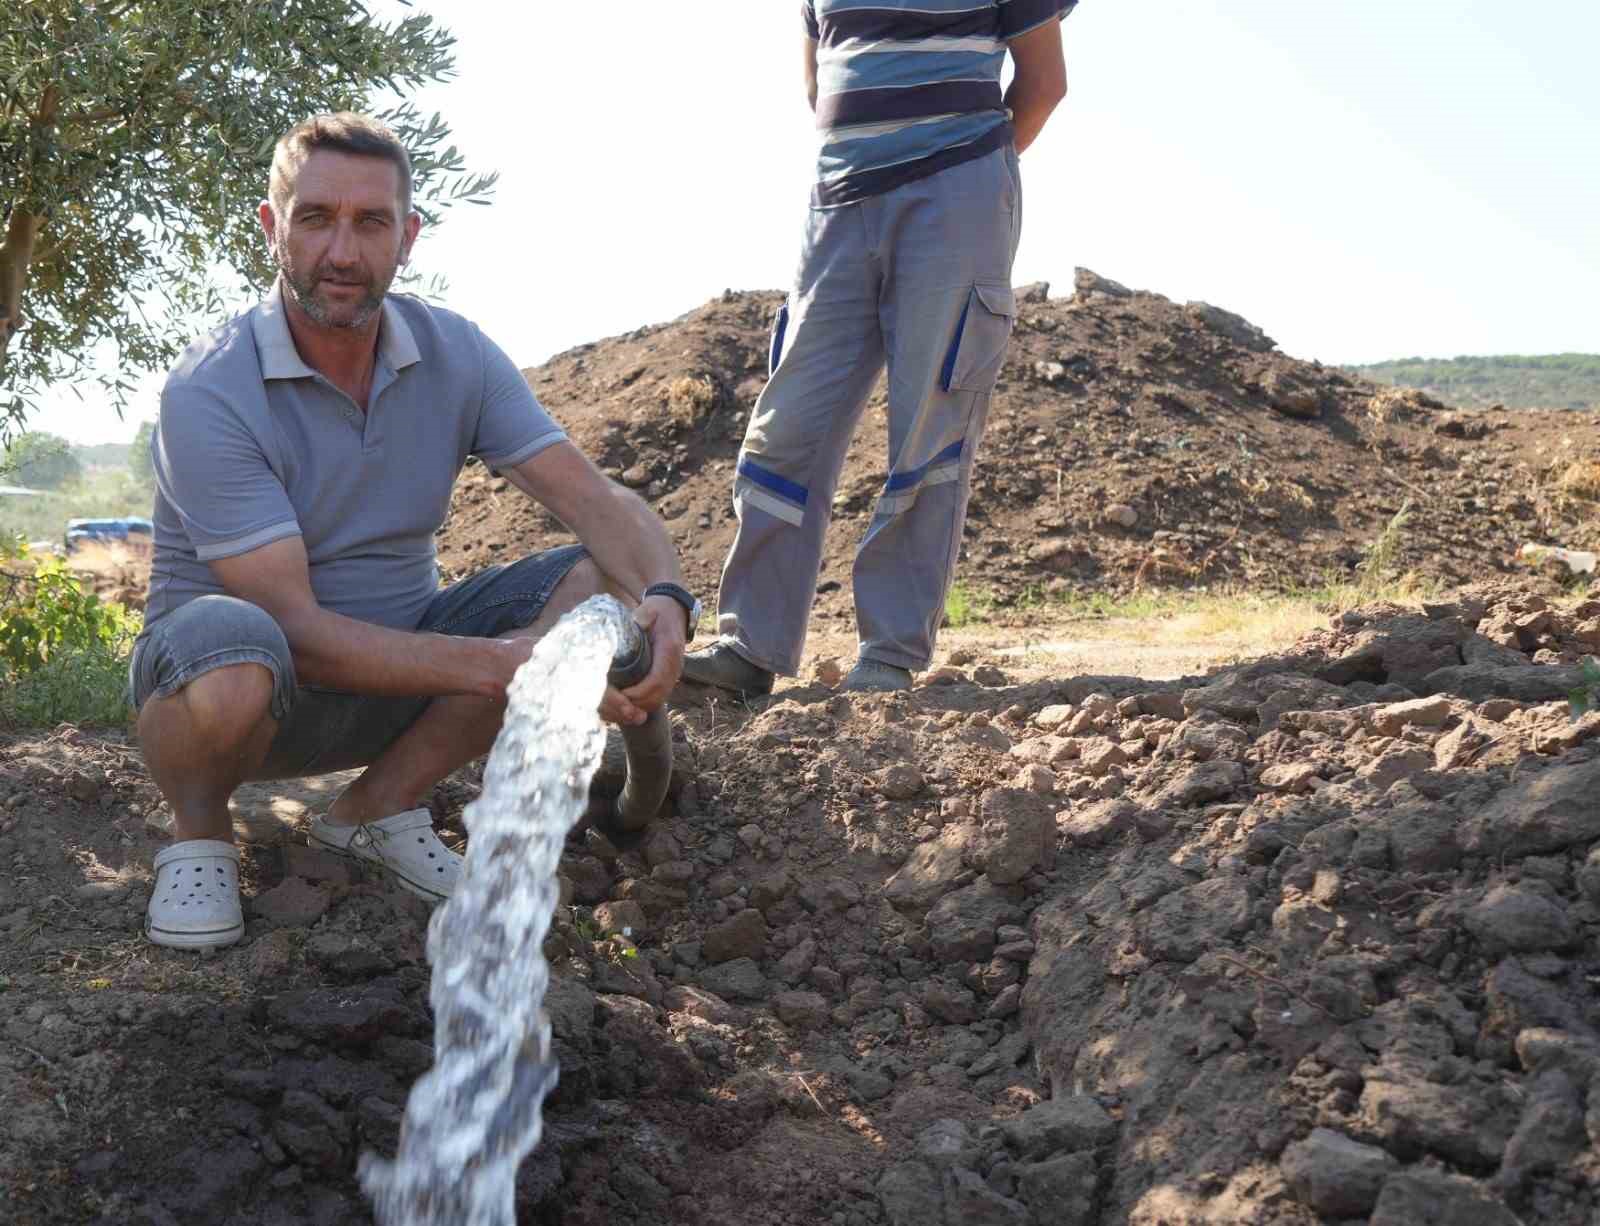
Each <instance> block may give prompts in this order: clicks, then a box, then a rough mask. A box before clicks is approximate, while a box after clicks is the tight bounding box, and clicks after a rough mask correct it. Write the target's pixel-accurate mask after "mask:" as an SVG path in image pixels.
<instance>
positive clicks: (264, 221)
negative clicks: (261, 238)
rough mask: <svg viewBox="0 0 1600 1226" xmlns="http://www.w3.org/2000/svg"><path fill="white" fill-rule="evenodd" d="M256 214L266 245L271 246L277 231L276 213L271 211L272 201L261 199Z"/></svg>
mask: <svg viewBox="0 0 1600 1226" xmlns="http://www.w3.org/2000/svg"><path fill="white" fill-rule="evenodd" d="M256 216H257V217H259V218H260V219H261V232H262V233H263V234H265V235H266V236H267V245H268V246H271V245H272V242H273V240H274V238H276V237H277V233H278V215H277V214H276V213H274V212H273V211H272V201H270V200H263V201H262V202H261V207H260V208H259V209H257V210H256Z"/></svg>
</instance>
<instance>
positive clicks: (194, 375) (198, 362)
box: [162, 307, 260, 396]
mask: <svg viewBox="0 0 1600 1226" xmlns="http://www.w3.org/2000/svg"><path fill="white" fill-rule="evenodd" d="M258 309H259V308H258V307H251V308H250V309H249V310H245V311H241V312H240V313H239V314H237V315H235V316H234V317H233V318H232V319H230V320H228V321H227V322H226V323H224V324H219V325H218V326H217V327H215V328H213V329H211V331H209V332H207V333H206V334H205V335H203V336H199V337H196V338H195V339H194V340H193V341H190V342H189V346H188V348H186V349H185V350H184V351H183V353H182V354H180V355H179V357H178V360H177V361H176V362H174V363H173V365H172V369H171V370H169V371H168V372H167V381H166V383H165V385H164V387H163V389H162V394H163V396H166V395H170V394H174V393H182V392H186V391H191V390H193V391H217V390H221V389H223V388H225V387H227V386H228V385H230V384H232V383H234V382H236V381H237V380H238V379H239V378H241V377H246V376H248V375H249V374H250V372H251V371H252V370H253V371H254V376H255V378H257V379H259V378H260V358H259V357H258V355H257V353H256V345H255V337H254V335H253V333H252V331H251V325H250V321H251V316H252V315H253V314H254V313H255V312H256V311H257V310H258Z"/></svg>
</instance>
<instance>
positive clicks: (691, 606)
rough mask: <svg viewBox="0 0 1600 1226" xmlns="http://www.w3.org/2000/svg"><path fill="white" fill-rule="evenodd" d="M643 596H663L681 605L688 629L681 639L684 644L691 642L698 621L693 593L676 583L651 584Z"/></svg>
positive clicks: (697, 605)
mask: <svg viewBox="0 0 1600 1226" xmlns="http://www.w3.org/2000/svg"><path fill="white" fill-rule="evenodd" d="M644 594H645V596H647V597H648V596H665V597H667V598H668V599H669V600H675V601H677V602H678V604H680V605H682V606H683V617H684V621H686V622H687V623H688V627H689V628H688V632H687V633H686V634H685V635H684V636H683V638H684V641H685V642H689V641H691V640H693V638H694V632H695V627H696V624H697V623H698V622H699V620H700V602H699V601H698V600H696V599H695V598H694V593H693V592H691V591H690V590H689V589H688V588H686V587H683V586H681V585H680V584H677V583H652V584H651V585H650V586H649V587H647V588H645V590H644Z"/></svg>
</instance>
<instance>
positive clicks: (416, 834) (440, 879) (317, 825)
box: [310, 809, 462, 902]
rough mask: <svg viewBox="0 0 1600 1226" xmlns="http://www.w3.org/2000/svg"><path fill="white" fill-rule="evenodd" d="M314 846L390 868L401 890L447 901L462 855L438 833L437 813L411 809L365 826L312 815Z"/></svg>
mask: <svg viewBox="0 0 1600 1226" xmlns="http://www.w3.org/2000/svg"><path fill="white" fill-rule="evenodd" d="M310 841H311V846H313V847H320V848H321V849H322V850H323V851H331V852H332V853H333V854H334V855H336V856H349V857H351V858H352V859H356V860H365V861H366V862H367V863H369V864H376V865H378V866H379V867H380V868H384V869H387V870H388V871H389V873H390V874H391V875H392V876H393V877H394V879H395V880H396V881H397V882H399V884H400V885H401V887H402V888H404V889H407V890H410V891H411V893H413V894H415V895H416V896H417V897H418V898H426V899H427V900H428V901H429V902H443V901H444V900H445V899H446V898H449V897H450V895H451V893H453V892H454V890H455V888H456V881H457V880H458V879H459V878H460V876H461V864H462V859H461V857H460V856H458V855H456V853H455V852H453V851H451V850H450V849H449V848H448V847H446V846H445V845H444V844H443V843H441V842H439V836H438V835H436V834H434V832H433V815H432V814H430V813H429V812H428V810H426V809H407V810H406V811H405V812H404V813H396V814H395V815H394V816H393V817H386V818H383V819H382V820H381V821H376V822H368V823H367V824H366V825H364V826H335V825H333V824H331V823H330V822H328V821H327V820H326V819H325V818H321V817H317V818H313V819H312V822H311V834H310Z"/></svg>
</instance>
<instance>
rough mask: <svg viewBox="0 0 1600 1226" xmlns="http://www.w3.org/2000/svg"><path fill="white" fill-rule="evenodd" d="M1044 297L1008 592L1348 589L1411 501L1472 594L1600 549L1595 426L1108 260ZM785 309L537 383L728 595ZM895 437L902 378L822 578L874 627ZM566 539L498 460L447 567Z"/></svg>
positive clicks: (479, 478) (995, 559) (855, 456)
mask: <svg viewBox="0 0 1600 1226" xmlns="http://www.w3.org/2000/svg"><path fill="white" fill-rule="evenodd" d="M1021 297H1022V298H1023V301H1022V303H1021V308H1020V309H1021V316H1020V318H1019V320H1018V322H1017V329H1016V335H1015V338H1014V340H1013V343H1012V346H1011V349H1010V352H1009V355H1008V357H1007V361H1006V365H1005V369H1004V372H1003V374H1002V377H1001V380H1000V385H999V389H998V391H997V393H996V397H995V403H994V409H993V413H992V416H991V424H990V427H989V431H988V435H987V437H986V439H985V442H984V445H983V449H982V451H981V452H980V457H979V465H978V470H977V477H976V482H975V489H974V496H973V501H972V509H971V515H970V520H969V523H968V526H967V534H966V545H965V548H964V550H963V554H962V563H961V572H960V575H961V578H962V579H964V580H965V581H967V582H969V583H971V584H973V585H975V586H977V587H980V588H987V589H991V590H992V591H993V592H994V593H995V595H996V596H997V598H998V600H999V602H1000V603H1001V604H1006V603H1010V602H1013V601H1015V600H1016V599H1017V598H1018V597H1019V596H1021V595H1023V594H1024V593H1031V594H1034V595H1037V594H1041V593H1045V592H1059V591H1066V590H1074V589H1101V590H1112V591H1121V590H1126V589H1128V588H1130V587H1132V586H1134V585H1135V584H1146V585H1158V586H1159V585H1176V586H1188V585H1193V584H1199V583H1205V584H1219V583H1230V582H1231V583H1235V584H1238V585H1241V586H1244V585H1248V586H1249V587H1250V588H1251V589H1252V590H1258V591H1259V590H1281V589H1286V588H1303V587H1308V586H1315V585H1318V584H1320V583H1322V582H1324V581H1326V580H1328V579H1345V578H1348V577H1349V573H1350V571H1351V570H1352V568H1353V567H1354V566H1356V565H1357V563H1358V562H1359V561H1360V560H1361V558H1362V557H1363V554H1364V552H1365V551H1366V549H1367V548H1368V546H1370V545H1371V544H1372V542H1373V541H1374V540H1375V539H1376V538H1377V537H1378V535H1379V534H1380V533H1381V532H1382V531H1383V529H1384V528H1385V526H1386V525H1387V524H1388V523H1389V522H1390V521H1391V519H1392V518H1393V517H1394V516H1395V514H1396V513H1397V512H1399V511H1400V509H1401V508H1402V507H1404V506H1405V505H1406V504H1407V503H1409V504H1410V505H1411V515H1410V519H1409V522H1408V524H1407V525H1406V527H1405V529H1404V532H1403V535H1402V539H1401V542H1400V552H1399V555H1398V557H1397V559H1396V561H1397V562H1398V564H1399V565H1402V566H1409V567H1412V568H1414V569H1415V570H1416V571H1418V572H1419V573H1420V574H1422V575H1425V576H1430V577H1433V578H1437V579H1440V580H1443V581H1445V582H1447V583H1459V582H1464V581H1469V580H1475V579H1480V578H1482V577H1484V576H1486V575H1492V574H1495V573H1497V572H1503V571H1506V570H1508V569H1509V568H1510V567H1511V565H1512V558H1513V555H1514V554H1515V552H1516V550H1517V548H1518V546H1520V545H1521V544H1523V543H1524V542H1526V541H1539V542H1544V543H1553V544H1564V545H1569V546H1579V547H1584V548H1591V549H1592V548H1594V547H1595V546H1596V544H1600V503H1597V502H1596V501H1595V499H1596V498H1600V487H1595V488H1591V487H1592V486H1594V482H1593V481H1592V480H1591V481H1589V482H1588V483H1585V482H1583V481H1575V480H1573V474H1574V473H1575V472H1577V473H1580V474H1581V472H1582V471H1583V469H1582V465H1583V464H1584V463H1586V462H1587V463H1588V464H1590V465H1591V466H1593V465H1595V464H1596V462H1597V461H1600V424H1597V420H1600V419H1597V417H1596V415H1595V414H1593V413H1559V412H1545V411H1523V412H1515V413H1512V412H1505V411H1499V412H1494V411H1485V412H1450V411H1447V410H1446V409H1445V407H1444V406H1443V405H1442V404H1440V403H1439V402H1438V401H1436V400H1432V399H1430V398H1428V397H1426V396H1424V395H1422V394H1420V393H1416V392H1411V391H1398V390H1396V389H1393V388H1385V387H1381V386H1379V385H1377V384H1373V383H1368V382H1365V381H1362V380H1359V379H1355V378H1352V377H1350V376H1348V375H1346V374H1344V373H1341V372H1340V371H1337V370H1333V369H1329V368H1325V367H1322V366H1321V365H1319V364H1317V363H1310V362H1302V361H1298V360H1296V359H1294V358H1290V357H1287V356H1285V355H1284V354H1282V353H1279V352H1278V351H1277V350H1276V348H1275V346H1274V344H1273V342H1272V341H1271V340H1270V338H1268V337H1266V336H1264V335H1263V334H1262V333H1261V332H1260V330H1259V329H1256V328H1254V327H1253V326H1252V325H1250V324H1249V323H1247V322H1246V321H1244V320H1242V319H1240V318H1239V317H1238V316H1235V315H1231V314H1229V313H1228V312H1226V311H1222V310H1219V309H1217V308H1215V307H1211V306H1208V305H1206V304H1204V303H1190V304H1188V305H1181V304H1178V303H1174V302H1171V301H1169V300H1167V299H1166V298H1163V297H1160V296H1159V295H1156V294H1148V293H1134V292H1130V291H1128V290H1125V289H1123V288H1122V287H1121V286H1118V285H1116V284H1115V283H1114V282H1110V281H1106V280H1104V279H1103V278H1099V277H1096V276H1095V275H1094V274H1093V273H1088V272H1086V271H1082V270H1080V272H1079V275H1078V290H1077V292H1076V294H1075V295H1074V296H1073V297H1071V298H1055V299H1047V298H1046V296H1045V291H1044V287H1035V288H1034V289H1033V290H1030V291H1025V292H1024V293H1023V294H1022V295H1021ZM779 301H780V299H779V296H778V295H776V294H735V293H729V294H726V295H724V296H723V297H722V298H720V299H718V300H716V301H714V302H711V303H708V304H707V305H705V306H703V307H701V308H699V309H698V310H695V311H692V312H690V313H689V314H688V315H685V316H684V317H683V318H681V319H678V320H676V321H674V322H672V323H669V324H664V325H661V326H657V327H650V328H642V329H640V330H639V331H637V332H632V333H629V334H627V335H626V336H620V337H616V338H613V339H611V340H606V341H602V342H599V343H597V344H591V345H585V346H583V347H582V348H579V349H575V350H572V351H571V352H569V353H565V354H562V355H560V356H559V357H556V358H554V359H552V360H551V361H550V362H548V363H547V364H545V365H544V366H541V367H538V368H537V369H533V370H529V371H527V372H525V373H526V375H527V378H528V380H529V382H530V383H531V384H532V385H533V387H534V389H535V390H536V391H537V392H538V394H539V396H540V397H541V399H542V400H543V401H544V403H545V404H546V405H547V406H549V407H550V409H551V410H552V411H553V412H554V413H555V414H556V416H557V417H558V418H560V419H561V420H562V421H563V422H564V423H565V425H566V426H567V428H568V429H569V430H570V431H571V432H572V435H573V437H574V438H575V439H576V440H577V442H578V443H579V444H580V445H581V446H582V447H583V448H584V449H585V450H586V451H587V452H588V453H589V454H590V455H591V456H593V457H594V458H595V459H596V460H597V461H598V462H600V463H601V464H603V465H604V466H605V467H606V468H607V470H608V471H610V472H611V473H612V474H613V475H615V476H616V477H618V478H619V479H620V480H622V481H623V482H625V483H626V484H628V485H630V486H632V487H634V488H635V489H637V490H639V492H640V493H642V494H643V495H644V496H645V497H646V498H648V499H649V500H650V502H651V503H652V505H654V506H655V507H656V508H657V510H659V511H660V513H661V514H662V516H663V517H664V518H666V519H667V520H668V521H669V524H670V526H671V529H672V532H673V536H674V538H675V539H676V541H677V543H678V547H679V549H680V551H681V553H682V555H683V558H684V562H685V567H686V570H687V572H688V575H689V579H690V581H691V582H692V583H693V584H694V585H695V586H696V587H697V589H698V590H700V591H702V592H705V593H707V594H709V593H711V592H712V591H713V590H714V587H715V584H716V581H717V577H718V575H719V573H720V570H721V566H722V560H723V558H724V556H725V555H726V552H727V549H728V546H729V544H730V542H731V540H732V537H733V530H734V521H733V512H732V508H731V506H730V501H729V500H730V494H731V486H732V475H733V462H734V459H735V456H736V455H737V450H738V445H739V440H740V438H741V437H742V435H743V431H744V426H745V422H746V420H747V418H748V415H749V411H750V408H751V406H752V405H753V404H754V402H755V398H756V396H757V395H758V394H759V393H760V391H761V388H762V387H763V385H764V383H765V377H766V374H767V361H768V329H769V325H770V322H771V317H772V314H773V312H774V311H775V310H776V308H777V305H778V303H779ZM885 435H886V428H885V425H884V420H883V392H882V388H881V385H880V388H879V391H878V392H877V393H876V394H875V395H874V397H873V399H872V402H871V404H870V405H869V409H868V412H867V415H866V418H865V420H864V423H863V426H862V429H861V431H860V433H859V434H858V436H857V441H856V444H855V446H854V447H853V449H852V450H851V452H850V456H849V459H848V461H847V462H846V465H845V469H844V474H843V477H842V479H841V481H840V485H839V489H838V493H837V495H836V497H835V500H834V513H835V517H836V519H838V520H840V521H843V522H840V523H837V524H836V525H835V527H834V531H833V532H832V534H831V535H830V538H829V543H828V548H827V552H826V554H825V558H824V563H823V572H822V576H821V579H820V581H819V599H818V610H819V613H820V614H821V616H823V617H825V618H831V617H839V618H844V617H848V616H849V603H850V590H849V589H850V564H851V559H852V557H853V554H854V550H855V546H856V543H857V542H858V541H859V539H860V538H861V536H862V535H863V533H864V532H865V529H866V526H867V522H868V520H869V519H870V517H871V514H872V509H873V504H874V501H875V498H876V496H877V493H878V491H879V489H880V488H881V486H882V484H883V481H884V476H885V472H884V466H885V462H886V461H885V455H884V451H885V443H884V439H885ZM1595 471H1600V468H1596V469H1595ZM561 539H565V534H564V532H563V530H562V529H561V528H560V526H559V525H557V524H555V523H554V522H552V521H551V520H550V519H549V518H548V517H546V516H543V515H541V514H540V513H538V512H536V511H535V510H534V509H533V508H531V507H530V506H528V505H527V503H526V500H525V499H523V498H522V496H521V495H520V494H518V493H517V492H516V491H515V490H514V489H511V488H509V487H508V486H507V485H506V483H505V482H504V480H503V479H502V478H499V477H496V476H495V475H494V474H491V473H489V472H486V471H485V470H484V469H482V468H479V467H476V466H474V467H472V468H469V469H468V471H467V473H466V474H464V476H463V479H462V481H461V482H460V483H459V485H458V487H457V491H456V497H455V501H454V504H453V510H452V515H451V519H450V522H449V523H448V525H447V526H446V527H445V529H444V530H443V532H442V533H441V535H440V540H439V546H440V553H441V557H442V559H443V562H444V565H445V568H446V570H447V571H449V572H451V573H462V572H465V571H468V570H471V569H473V568H475V567H478V566H481V565H482V564H483V563H484V562H486V561H490V560H494V559H499V558H506V557H509V556H513V555H516V554H519V553H521V552H524V551H527V550H529V549H530V548H533V547H542V546H545V545H549V544H553V543H555V542H556V541H558V540H561Z"/></svg>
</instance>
